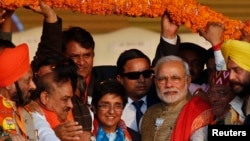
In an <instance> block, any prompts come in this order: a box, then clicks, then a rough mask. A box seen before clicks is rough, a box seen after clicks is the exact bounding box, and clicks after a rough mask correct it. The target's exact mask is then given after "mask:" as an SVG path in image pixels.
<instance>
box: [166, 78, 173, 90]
mask: <svg viewBox="0 0 250 141" xmlns="http://www.w3.org/2000/svg"><path fill="white" fill-rule="evenodd" d="M172 86H173V82H172V81H171V80H170V79H168V78H167V79H165V87H167V88H169V87H172Z"/></svg>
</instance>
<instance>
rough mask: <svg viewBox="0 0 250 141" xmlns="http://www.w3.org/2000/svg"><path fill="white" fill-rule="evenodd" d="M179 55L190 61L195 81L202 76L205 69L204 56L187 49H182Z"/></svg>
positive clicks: (190, 69) (191, 72) (189, 64)
mask: <svg viewBox="0 0 250 141" xmlns="http://www.w3.org/2000/svg"><path fill="white" fill-rule="evenodd" d="M179 56H180V57H181V58H182V59H183V60H185V61H186V62H187V63H188V66H189V71H190V74H191V77H192V82H195V81H196V80H197V79H198V78H200V77H201V74H202V71H203V69H204V62H203V61H202V58H201V57H200V56H199V55H198V54H197V53H196V52H193V51H187V50H185V51H181V52H180V53H179Z"/></svg>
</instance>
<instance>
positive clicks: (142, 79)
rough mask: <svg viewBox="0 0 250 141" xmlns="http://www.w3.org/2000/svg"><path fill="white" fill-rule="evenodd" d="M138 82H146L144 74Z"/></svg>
mask: <svg viewBox="0 0 250 141" xmlns="http://www.w3.org/2000/svg"><path fill="white" fill-rule="evenodd" d="M138 81H139V82H144V81H145V78H144V76H143V75H142V74H140V76H139V79H138Z"/></svg>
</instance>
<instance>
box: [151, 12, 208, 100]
mask: <svg viewBox="0 0 250 141" xmlns="http://www.w3.org/2000/svg"><path fill="white" fill-rule="evenodd" d="M178 28H179V26H178V25H176V24H175V23H173V22H172V21H171V19H170V18H169V16H168V14H167V13H164V14H163V15H162V18H161V38H160V42H159V44H158V46H157V49H156V53H155V57H154V59H153V62H152V66H155V64H156V62H157V61H158V60H159V59H160V58H161V57H164V56H167V55H177V56H179V57H181V58H182V59H183V60H185V61H186V62H187V63H188V65H189V71H190V74H191V78H192V81H191V85H190V86H189V90H190V93H191V94H192V95H193V94H194V93H195V92H196V90H199V88H201V89H202V90H203V91H206V90H207V88H208V87H207V83H208V74H207V73H206V72H205V71H204V66H205V63H206V51H207V50H206V49H205V48H203V47H201V46H199V45H197V44H194V43H191V42H181V39H180V37H179V36H178V35H177V31H178Z"/></svg>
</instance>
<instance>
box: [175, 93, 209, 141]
mask: <svg viewBox="0 0 250 141" xmlns="http://www.w3.org/2000/svg"><path fill="white" fill-rule="evenodd" d="M211 114H212V110H211V108H210V106H209V104H208V103H207V102H206V101H205V100H204V99H202V98H201V97H200V96H193V97H192V98H191V99H190V101H189V102H188V103H187V104H186V105H184V107H183V108H182V110H181V113H180V115H179V117H178V119H177V122H176V125H175V128H174V130H173V132H172V135H171V141H189V140H190V137H191V135H192V134H193V133H194V132H195V131H196V130H198V129H199V128H201V127H204V126H206V125H208V124H209V122H210V118H211Z"/></svg>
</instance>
